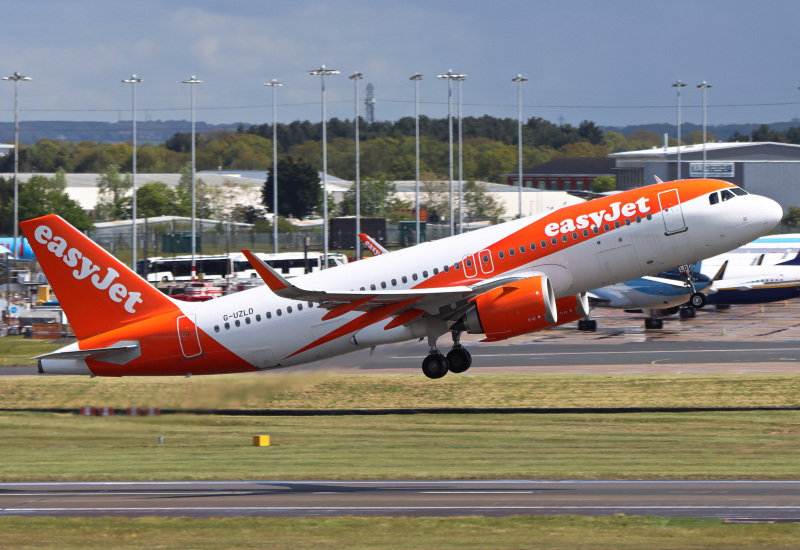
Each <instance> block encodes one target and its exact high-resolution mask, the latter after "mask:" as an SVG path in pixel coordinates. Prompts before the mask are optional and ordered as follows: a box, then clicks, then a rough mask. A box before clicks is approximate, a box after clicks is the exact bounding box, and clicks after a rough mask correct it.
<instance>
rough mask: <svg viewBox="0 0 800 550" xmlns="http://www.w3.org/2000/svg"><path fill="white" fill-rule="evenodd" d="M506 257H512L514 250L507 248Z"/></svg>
mask: <svg viewBox="0 0 800 550" xmlns="http://www.w3.org/2000/svg"><path fill="white" fill-rule="evenodd" d="M508 255H509V256H513V255H514V249H513V248H509V249H508Z"/></svg>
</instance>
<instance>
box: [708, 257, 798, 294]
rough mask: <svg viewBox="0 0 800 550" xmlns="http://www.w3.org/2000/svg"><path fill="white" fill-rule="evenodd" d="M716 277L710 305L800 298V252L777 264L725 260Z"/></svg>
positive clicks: (712, 286)
mask: <svg viewBox="0 0 800 550" xmlns="http://www.w3.org/2000/svg"><path fill="white" fill-rule="evenodd" d="M704 271H705V269H704ZM706 274H708V272H706ZM713 277H714V280H713V284H712V285H711V288H712V290H713V293H712V294H709V295H708V303H710V304H715V305H717V306H718V307H719V306H720V305H723V306H725V305H736V304H764V303H767V302H776V301H779V300H790V299H792V298H797V297H798V296H800V253H798V254H797V256H795V257H794V258H792V259H791V260H788V261H785V262H781V263H778V264H767V265H765V264H763V263H762V264H761V265H753V266H750V265H744V266H743V265H737V264H735V263H728V261H726V262H725V263H723V265H722V267H721V268H720V269H719V270H718V271H717V273H716V274H714V275H713Z"/></svg>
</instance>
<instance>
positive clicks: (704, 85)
mask: <svg viewBox="0 0 800 550" xmlns="http://www.w3.org/2000/svg"><path fill="white" fill-rule="evenodd" d="M697 87H698V88H701V89H702V90H703V178H705V177H706V90H707V89H708V88H710V87H711V84H709V83H708V82H706V81H705V80H704V81H703V83H702V84H698V85H697Z"/></svg>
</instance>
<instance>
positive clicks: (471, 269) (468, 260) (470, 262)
mask: <svg viewBox="0 0 800 550" xmlns="http://www.w3.org/2000/svg"><path fill="white" fill-rule="evenodd" d="M463 260H464V261H463V262H462V263H463V264H464V276H465V277H468V278H470V279H471V278H472V277H477V276H478V266H477V265H476V264H475V258H474V256H473V255H468V256H464V258H463Z"/></svg>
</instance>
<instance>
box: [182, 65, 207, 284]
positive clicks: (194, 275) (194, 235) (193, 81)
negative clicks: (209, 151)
mask: <svg viewBox="0 0 800 550" xmlns="http://www.w3.org/2000/svg"><path fill="white" fill-rule="evenodd" d="M202 82H203V81H202V80H199V79H198V78H197V77H196V76H194V75H192V77H191V78H187V79H186V80H184V81H183V84H190V85H191V86H190V87H191V89H192V281H194V280H196V279H197V252H196V251H197V230H196V228H195V225H196V223H195V218H196V217H197V209H196V201H197V194H196V192H195V187H196V186H195V150H194V149H195V147H194V85H195V84H201V83H202Z"/></svg>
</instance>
